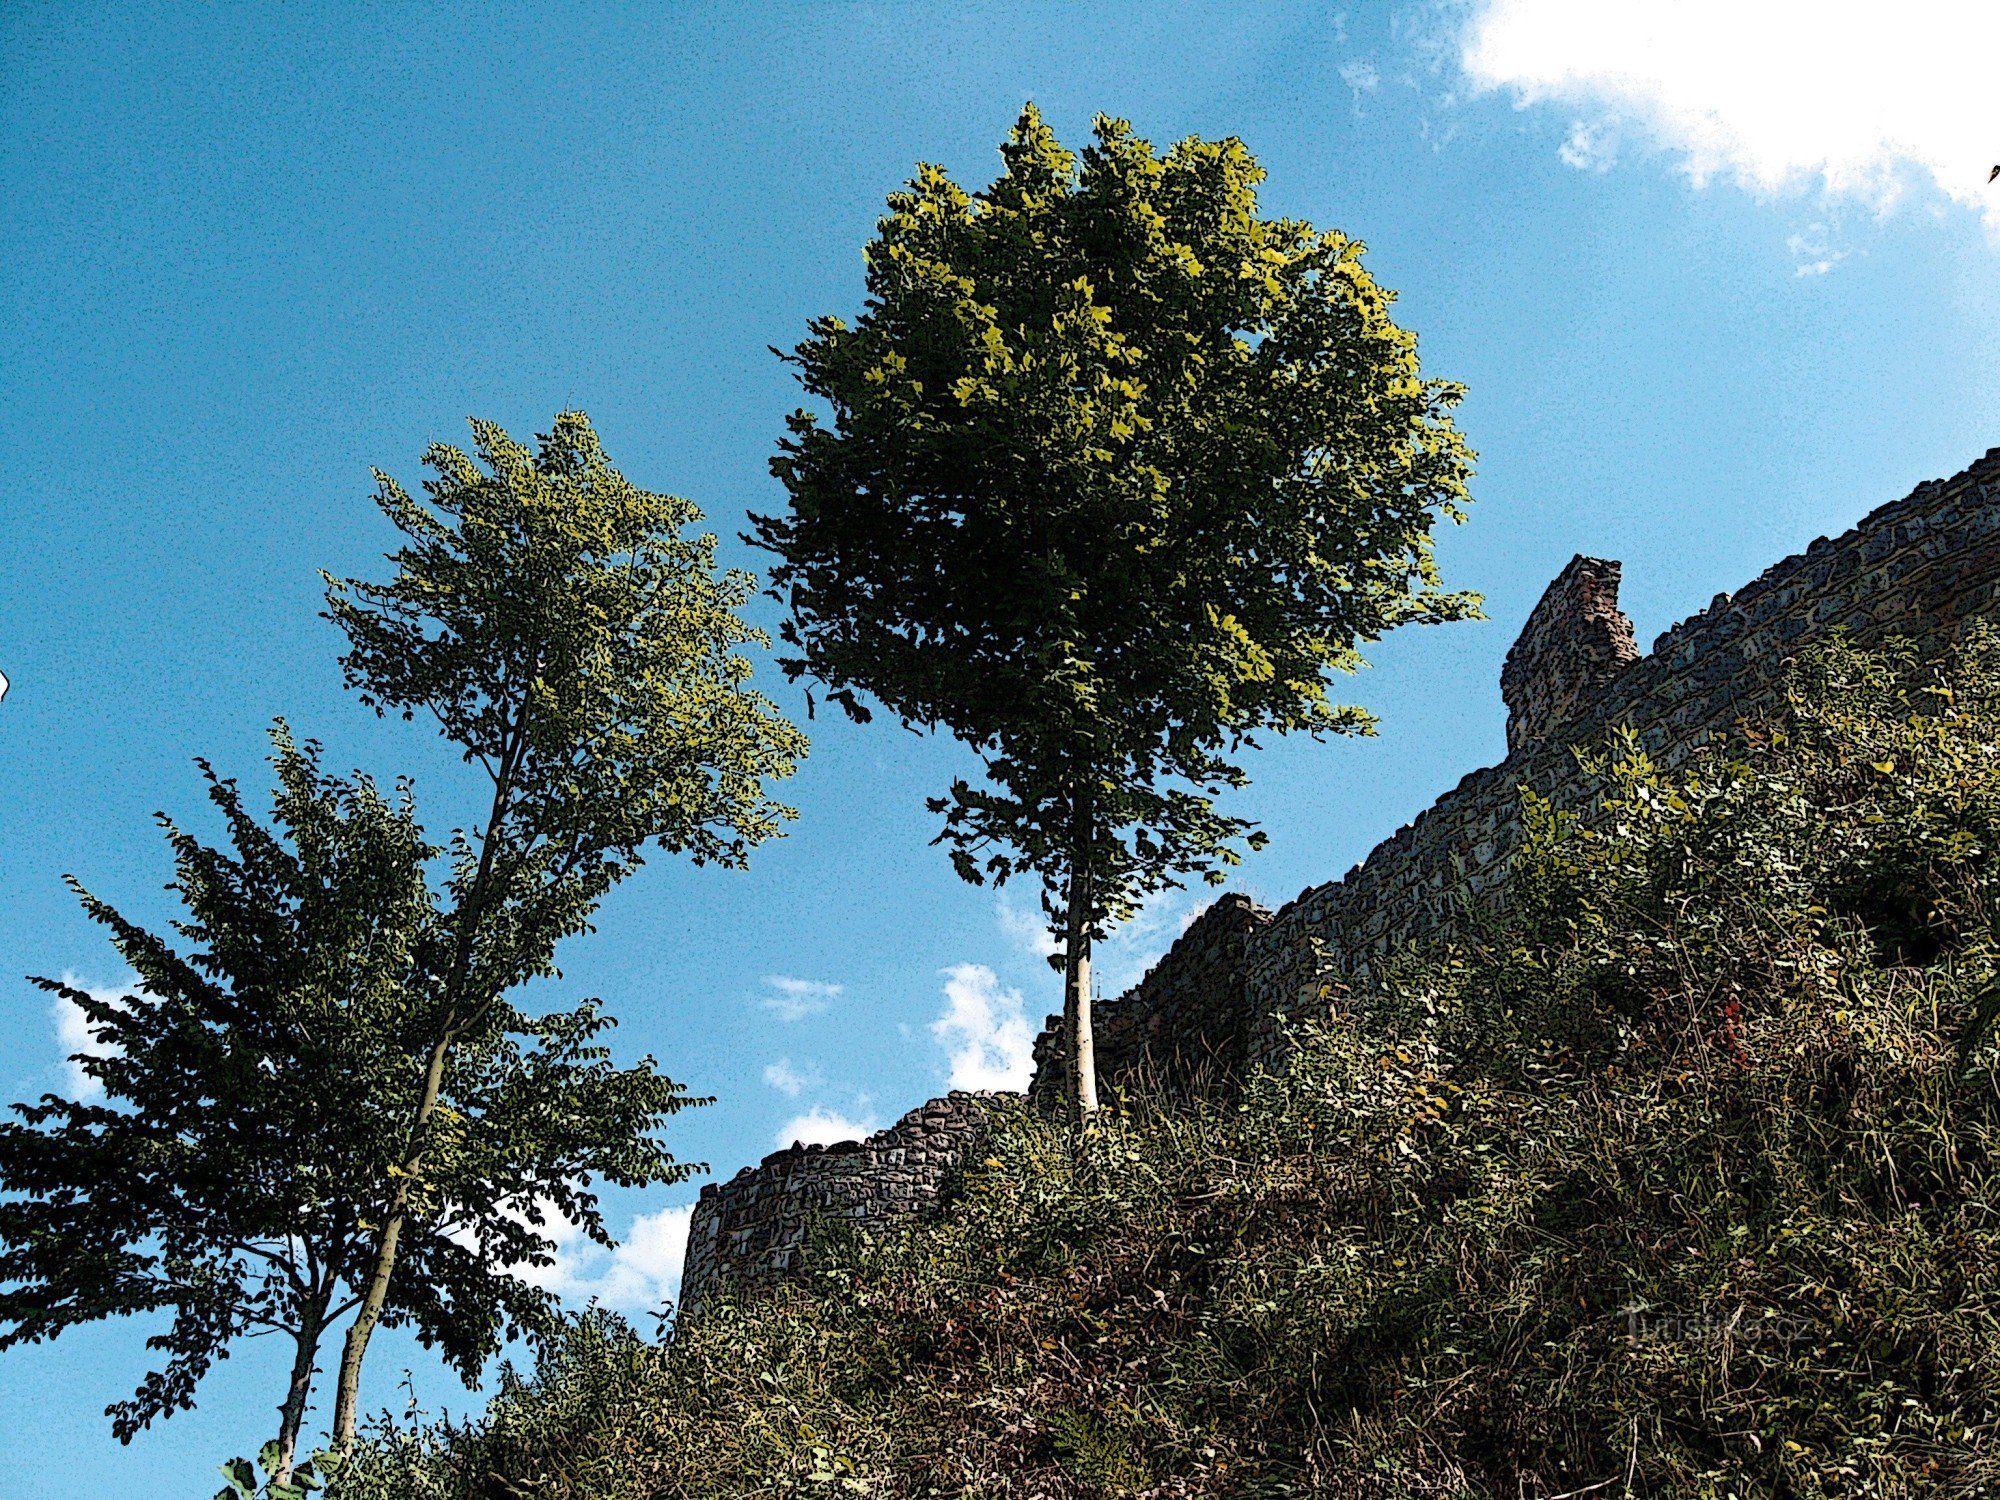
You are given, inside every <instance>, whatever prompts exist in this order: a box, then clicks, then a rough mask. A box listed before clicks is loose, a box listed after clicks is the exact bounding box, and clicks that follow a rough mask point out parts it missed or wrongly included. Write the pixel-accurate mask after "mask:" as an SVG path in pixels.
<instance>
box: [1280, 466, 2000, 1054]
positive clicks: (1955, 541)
mask: <svg viewBox="0 0 2000 1500" xmlns="http://www.w3.org/2000/svg"><path fill="white" fill-rule="evenodd" d="M1604 567H1605V565H1604V564H1601V563H1596V562H1595V560H1593V559H1584V558H1579V559H1577V561H1576V562H1574V563H1572V564H1571V565H1570V567H1569V568H1567V569H1565V570H1564V572H1563V574H1562V576H1561V577H1559V578H1558V579H1557V580H1556V582H1555V583H1554V584H1552V585H1550V591H1549V594H1548V595H1545V596H1544V599H1543V601H1542V603H1541V604H1540V605H1538V606H1537V607H1536V610H1535V612H1534V614H1533V615H1531V616H1530V620H1529V628H1528V629H1527V630H1525V631H1524V632H1523V639H1522V642H1521V643H1520V644H1519V645H1517V646H1516V648H1515V651H1514V653H1512V654H1511V655H1510V658H1509V666H1510V668H1512V667H1513V666H1514V664H1515V663H1516V662H1521V661H1526V660H1536V661H1540V662H1542V663H1544V664H1545V665H1553V667H1554V668H1555V670H1556V671H1557V672H1558V673H1563V674H1567V675H1568V680H1569V681H1570V682H1573V681H1574V680H1575V678H1576V676H1577V675H1578V673H1579V663H1582V664H1583V669H1584V670H1585V672H1586V674H1587V673H1588V672H1589V671H1594V670H1596V668H1595V667H1594V666H1593V665H1592V657H1593V655H1596V654H1599V653H1601V652H1602V651H1603V649H1604V646H1603V643H1607V642H1608V643H1610V646H1609V651H1610V656H1611V658H1613V659H1615V658H1616V657H1617V656H1618V655H1619V654H1620V653H1619V652H1618V650H1617V647H1616V644H1615V638H1616V636H1617V633H1618V630H1617V626H1616V624H1615V622H1612V621H1608V620H1606V619H1605V618H1604V615H1605V611H1606V609H1607V607H1608V608H1609V609H1610V610H1611V611H1612V612H1614V613H1615V611H1616V587H1617V574H1616V572H1615V569H1614V571H1612V572H1611V573H1610V575H1609V577H1608V579H1607V578H1606V576H1605V574H1604V572H1603V569H1604ZM1607 582H1608V584H1609V589H1610V593H1609V597H1608V599H1607V598H1606V596H1605V585H1606V583H1607ZM1996 590H2000V448H1996V449H1993V450H1991V451H1990V452H1988V453H1987V455H1986V456H1985V458H1983V459H1981V460H1980V461H1979V462H1977V463H1975V464H1973V465H1972V467H1971V468H1969V469H1967V470H1966V471H1965V472H1963V473H1961V474H1958V475H1956V476H1954V477H1953V478H1951V479H1946V480H1934V481H1931V482H1930V483H1927V484H1923V485H1919V486H1918V487H1917V489H1916V490H1915V491H1914V492H1913V493H1912V494H1910V495H1909V496H1908V497H1907V498H1905V499H1903V500H1898V501H1895V502H1894V503H1892V504H1889V505H1885V506H1882V507H1881V508H1880V509H1878V510H1876V511H1874V512H1872V513H1871V514H1870V515H1868V516H1867V517H1866V518H1864V519H1863V520H1862V522H1861V524H1860V525H1858V526H1856V527H1855V528H1854V529H1853V530H1852V531H1849V532H1847V533H1845V534H1843V535H1842V536H1839V537H1837V538H1833V539H1828V538H1825V537H1822V538H1820V539H1819V540H1818V541H1816V542H1814V543H1813V544H1812V546H1810V547H1809V548H1807V549H1806V550H1805V551H1804V552H1802V553H1800V554H1798V555H1796V556H1793V557H1788V558H1786V559H1785V560H1784V561H1783V562H1780V563H1778V564H1777V565H1776V566H1775V567H1772V568H1770V569H1769V570H1767V571H1766V572H1765V573H1764V574H1763V576H1761V577H1760V578H1758V579H1756V580H1755V581H1754V582H1752V583H1750V584H1748V585H1746V586H1745V587H1744V588H1742V589H1740V590H1738V591H1737V592H1736V593H1735V594H1734V595H1727V594H1725V595H1718V596H1717V597H1716V599H1715V600H1714V602H1713V603H1711V604H1710V605H1709V607H1708V608H1707V609H1705V610H1703V611H1702V612H1701V613H1700V614H1698V615H1695V616H1693V617H1692V618H1690V619H1687V620H1683V621H1682V622H1681V623H1680V624H1678V625H1676V626H1674V627H1673V628H1672V629H1670V630H1668V631H1667V632H1666V633H1665V634H1663V635H1662V636H1660V638H1659V639H1658V640H1657V641H1655V642H1654V644H1653V650H1652V653H1651V654H1650V655H1648V656H1645V657H1642V658H1640V659H1638V660H1636V661H1628V662H1626V663H1624V664H1623V665H1620V666H1617V667H1616V669H1615V670H1610V671H1601V672H1599V673H1598V676H1597V680H1596V681H1594V682H1592V683H1590V684H1589V685H1588V686H1587V687H1586V688H1585V689H1584V690H1583V691H1581V692H1576V693H1570V692H1569V691H1568V683H1567V682H1558V683H1553V684H1550V683H1543V684H1539V685H1538V684H1535V683H1534V682H1532V681H1521V680H1520V678H1519V677H1518V676H1517V678H1516V681H1515V683H1514V684H1513V685H1514V686H1515V692H1514V693H1512V694H1510V695H1509V704H1510V707H1512V708H1513V709H1514V714H1513V716H1512V719H1511V721H1510V723H1509V725H1508V743H1509V747H1510V753H1509V754H1508V757H1507V759H1506V760H1504V761H1502V762H1501V763H1500V764H1499V765H1497V766H1493V767H1489V768H1488V769H1486V770H1483V771H1474V772H1473V773H1472V774H1471V775H1469V776H1467V777H1466V778H1465V779H1464V780H1463V781H1461V782H1460V783H1459V784H1458V786H1457V787H1456V788H1455V789H1454V790H1452V791H1449V792H1447V793H1445V795H1444V796H1442V797H1440V798H1439V799H1438V800H1437V802H1436V803H1434V804H1433V805H1432V806H1431V807H1430V808H1429V809H1428V810H1427V811H1425V812H1423V813H1422V814H1420V815H1419V816H1418V817H1417V818H1416V819H1415V821H1413V822H1412V823H1410V824H1409V825H1408V826H1406V827H1404V828H1402V829H1400V830H1398V831H1397V832H1396V834H1395V835H1394V836H1392V837H1391V838H1389V839H1387V840H1385V841H1384V842H1382V843H1381V844H1379V845H1377V846H1376V848H1375V849H1374V851H1373V852H1372V853H1370V854H1369V856H1368V857H1367V859H1365V860H1364V861H1362V863H1361V864H1360V865H1358V866H1356V867H1355V868H1354V869H1353V870H1351V871H1349V872H1348V873H1347V875H1345V876H1344V877H1343V878H1341V879H1339V880H1336V881H1332V882H1330V883H1328V884H1326V885H1322V886H1317V887H1314V888H1312V889H1309V890H1307V891H1305V892H1304V893H1302V894H1301V895H1300V897H1299V898H1298V900H1296V901H1294V902H1292V903H1290V904H1289V905H1287V906H1286V907H1284V908H1283V909H1282V910H1281V911H1280V912H1279V913H1278V914H1277V916H1276V918H1275V919H1274V920H1273V921H1272V922H1271V924H1270V925H1269V927H1267V928H1266V929H1265V930H1264V931H1263V932H1262V933H1261V934H1259V936H1258V937H1257V939H1256V940H1255V942H1253V943H1252V945H1251V952H1250V956H1249V961H1248V964H1247V966H1246V974H1245V993H1244V997H1243V1005H1244V1007H1245V1009H1246V1010H1247V1012H1248V1013H1249V1014H1250V1016H1251V1017H1252V1025H1253V1027H1254V1028H1255V1029H1256V1031H1257V1033H1258V1037H1259V1040H1258V1042H1256V1043H1254V1044H1253V1051H1254V1052H1256V1053H1257V1055H1259V1056H1265V1055H1268V1054H1269V1052H1270V1049H1271V1048H1272V1047H1274V1046H1275V1045H1276V1041H1275V1034H1276V1031H1277V1029H1278V1028H1277V1027H1276V1026H1275V1025H1274V1022H1275V1020H1276V1018H1279V1017H1282V1016H1284V1015H1287V1014H1289V1013H1292V1012H1293V1011H1295V1009H1296V1008H1297V1007H1299V1006H1300V1005H1302V1004H1305V1003H1307V1002H1308V1001H1309V1000H1310V999H1311V998H1312V997H1313V996H1315V995H1316V993H1317V990H1318V986H1319V983H1320V981H1321V980H1322V979H1324V978H1325V977H1326V973H1325V970H1326V969H1328V968H1331V969H1332V970H1334V971H1335V972H1336V973H1338V972H1346V973H1350V974H1351V973H1356V972H1364V971H1365V970H1366V969H1367V967H1368V964H1369V961H1370V959H1371V958H1379V957H1380V956H1381V955H1383V954H1384V953H1386V952H1388V951H1390V950H1391V949H1393V948H1395V947H1397V946H1398V945H1401V944H1403V943H1406V942H1408V941H1410V940H1411V939H1413V938H1419V937H1422V936H1425V935H1427V934H1431V933H1435V932H1436V931H1438V930H1439V929H1440V928H1441V927H1443V926H1445V925H1446V924H1448V923H1449V921H1450V920H1451V915H1452V909H1453V900H1454V890H1455V889H1457V888H1461V887H1462V889H1463V890H1464V891H1466V892H1467V893H1469V894H1470V895H1471V896H1473V897H1474V898H1477V899H1492V898H1494V897H1496V896H1497V895H1498V894H1499V893H1500V890H1501V887H1502V883H1503V881H1504V879H1505V874H1506V863H1507V859H1508V856H1509V855H1510V854H1511V853H1512V851H1513V849H1514V846H1515V844H1516V843H1517V842H1518V841H1519V838H1520V832H1521V825H1520V791H1521V788H1522V787H1524V786H1525V787H1531V788H1533V789H1534V790H1535V791H1537V792H1540V793H1542V794H1543V795H1545V796H1548V797H1550V798H1551V799H1552V800H1553V801H1554V802H1555V804H1556V805H1557V806H1558V807H1561V808H1565V809H1576V808H1579V807H1580V806H1581V805H1582V804H1583V803H1584V802H1585V801H1586V800H1587V799H1588V797H1589V795H1590V791H1591V789H1590V788H1589V787H1587V786H1586V785H1584V784H1583V782H1582V780H1581V778H1580V777H1579V776H1578V774H1577V766H1576V760H1575V756H1574V755H1573V753H1572V752H1571V749H1570V747H1571V746H1572V745H1574V744H1580V743H1588V742H1591V741H1593V740H1598V739H1601V737H1602V736H1603V735H1604V734H1605V733H1606V732H1607V731H1608V730H1610V729H1611V728H1613V727H1614V726H1620V725H1624V726H1629V727H1630V728H1632V729H1633V730H1635V731H1637V733H1638V734H1639V737H1640V739H1641V740H1642V741H1643V742H1644V744H1645V746H1646V749H1647V750H1648V751H1649V752H1650V753H1651V754H1652V755H1653V756H1655V757H1656V758H1657V759H1659V760H1660V761H1661V762H1662V763H1663V764H1664V765H1666V766H1669V767H1672V766H1674V765H1677V764H1679V763H1680V762H1681V761H1683V760H1685V759H1686V757H1687V756H1688V754H1690V753H1691V752H1692V751H1693V750H1694V748H1695V747H1696V746H1697V745H1698V744H1700V743H1701V742H1702V741H1703V740H1704V739H1706V738H1707V737H1708V736H1709V735H1710V734H1711V733H1712V732H1715V731H1718V730H1725V729H1727V728H1728V727H1729V726H1730V725H1731V724H1733V723H1734V722H1735V721H1736V720H1737V719H1738V718H1741V717H1745V716H1750V717H1755V716H1756V715H1758V714H1760V713H1765V712H1768V711H1769V710H1771V709H1772V708H1773V707H1774V706H1775V704H1776V701H1777V693H1778V687H1779V681H1780V678H1781V674H1782V672H1783V669H1784V664H1785V661H1786V660H1787V659H1788V658H1789V657H1790V656H1792V655H1793V654H1794V653H1795V652H1797V651H1798V650H1799V648H1801V647H1803V646H1806V645H1808V644H1810V643H1812V642H1813V641H1815V640H1820V639H1824V638H1825V637H1826V636H1827V635H1828V634H1829V633H1830V632H1832V631H1833V630H1835V629H1837V628H1839V629H1845V630H1847V631H1848V632H1850V633H1851V634H1852V636H1853V637H1854V638H1855V639H1856V640H1858V641H1860V642H1862V643H1863V644H1873V643H1877V642H1880V641H1882V640H1883V639H1885V638H1887V637H1890V636H1898V635H1900V636H1908V637H1911V638H1913V639H1916V640H1918V641H1921V642H1933V643H1935V642H1941V641H1943V640H1946V639H1948V638H1949V637H1950V636H1952V635H1953V634H1954V633H1955V632H1956V631H1957V630H1958V628H1959V627H1960V625H1961V624H1962V623H1963V622H1964V621H1966V620H1967V619H1969V618H1971V617H1973V616H1976V615H1989V614H1992V613H1993V612H1994V611H1995V608H1996V603H2000V598H1996ZM1586 595H1587V596H1588V597H1586ZM1618 618H1619V619H1620V620H1622V619H1623V616H1622V615H1621V616H1619V617H1618ZM1564 622H1570V627H1568V628H1574V629H1577V630H1579V631H1581V632H1583V633H1586V634H1587V635H1589V636H1590V637H1592V639H1593V641H1594V642H1596V643H1598V644H1596V645H1594V646H1593V647H1592V649H1591V650H1589V651H1567V652H1566V651H1565V650H1564V649H1561V648H1560V647H1559V643H1554V642H1548V641H1542V640H1537V639H1535V636H1536V634H1537V632H1538V631H1547V630H1549V629H1552V628H1553V629H1555V630H1558V631H1560V630H1562V629H1564V628H1566V627H1565V624H1564ZM1625 628H1626V630H1628V631H1629V628H1630V627H1629V625H1628V626H1626V627H1625ZM1311 940H1317V942H1318V944H1319V947H1320V953H1321V955H1322V956H1321V957H1316V956H1315V952H1314V944H1313V942H1312V941H1311Z"/></svg>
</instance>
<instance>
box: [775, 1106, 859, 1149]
mask: <svg viewBox="0 0 2000 1500" xmlns="http://www.w3.org/2000/svg"><path fill="white" fill-rule="evenodd" d="M876 1128H877V1127H876V1124H875V1117H874V1116H873V1115H864V1116H863V1117H862V1118H861V1119H859V1120H850V1119H849V1118H848V1117H847V1116H846V1115H844V1114H841V1113H840V1112H839V1111H838V1110H832V1109H828V1108H827V1107H826V1106H825V1105H823V1104H815V1105H814V1106H813V1107H812V1108H811V1109H809V1110H807V1111H806V1112H805V1113H804V1114H802V1115H794V1116H792V1118H791V1119H789V1120H787V1121H786V1122H785V1123H784V1124H782V1125H780V1126H779V1127H778V1133H777V1135H776V1136H775V1137H774V1139H775V1140H776V1141H777V1143H778V1145H779V1146H780V1147H781V1148H782V1147H785V1146H791V1145H800V1146H831V1145H833V1144H834V1143H835V1142H836V1141H858V1140H860V1139H861V1138H862V1137H863V1136H864V1135H873V1134H874V1133H875V1130H876Z"/></svg>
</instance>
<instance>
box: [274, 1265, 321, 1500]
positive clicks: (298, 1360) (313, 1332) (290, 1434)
mask: <svg viewBox="0 0 2000 1500" xmlns="http://www.w3.org/2000/svg"><path fill="white" fill-rule="evenodd" d="M325 1319H326V1299H325V1297H324V1296H322V1297H321V1298H320V1299H319V1301H318V1303H317V1304H316V1305H314V1306H311V1307H307V1308H305V1309H303V1310H302V1311H301V1312H300V1313H299V1331H298V1332H297V1333H296V1334H295V1335H293V1337H294V1338H295V1340H296V1341H297V1346H298V1352H297V1354H295V1355H294V1356H293V1358H292V1383H291V1385H290V1386H289V1387H287V1389H286V1391H285V1399H284V1401H283V1402H282V1403H281V1404H280V1405H279V1407H278V1464H277V1467H276V1468H274V1469H273V1470H272V1471H271V1476H270V1477H271V1482H272V1483H273V1484H290V1483H291V1482H292V1464H293V1462H294V1461H295V1460H296V1459H297V1458H298V1449H299V1428H300V1427H302V1426H304V1425H305V1419H306V1402H307V1400H308V1399H309V1398H310V1397H311V1396H312V1382H313V1366H314V1365H315V1364H316V1363H317V1362H318V1359H319V1339H320V1334H321V1333H323V1332H324V1331H325V1329H326V1322H325Z"/></svg>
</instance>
